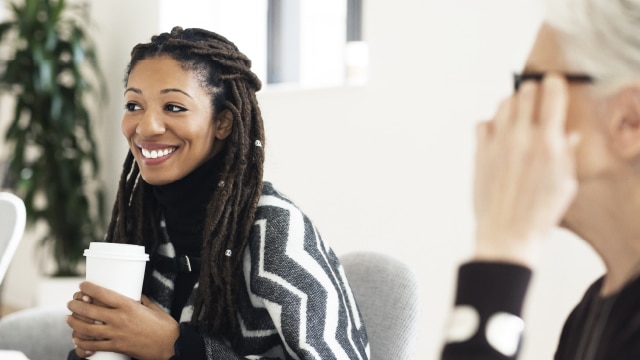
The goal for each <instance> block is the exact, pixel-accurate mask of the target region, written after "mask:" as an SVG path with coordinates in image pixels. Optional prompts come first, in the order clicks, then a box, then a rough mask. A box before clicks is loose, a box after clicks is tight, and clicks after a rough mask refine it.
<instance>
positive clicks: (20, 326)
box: [0, 306, 73, 360]
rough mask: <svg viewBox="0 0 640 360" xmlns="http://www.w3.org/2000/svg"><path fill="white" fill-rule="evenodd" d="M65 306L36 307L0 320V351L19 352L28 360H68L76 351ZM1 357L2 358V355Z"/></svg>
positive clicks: (68, 312)
mask: <svg viewBox="0 0 640 360" xmlns="http://www.w3.org/2000/svg"><path fill="white" fill-rule="evenodd" d="M70 313H71V312H70V311H69V310H67V308H66V307H63V306H48V307H33V308H27V309H24V310H19V311H16V312H13V313H11V314H9V315H7V316H4V317H3V318H2V319H0V349H2V350H17V351H20V352H22V353H23V354H25V355H26V356H27V358H28V359H29V360H52V359H54V360H55V359H66V358H67V355H68V354H69V352H70V351H71V350H73V342H72V340H71V333H72V330H71V328H70V327H69V326H68V325H67V322H66V321H65V317H66V316H67V315H69V314H70ZM0 358H2V357H1V356H0Z"/></svg>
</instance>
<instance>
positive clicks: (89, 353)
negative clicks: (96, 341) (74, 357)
mask: <svg viewBox="0 0 640 360" xmlns="http://www.w3.org/2000/svg"><path fill="white" fill-rule="evenodd" d="M84 354H85V355H87V356H91V355H93V351H89V350H86V351H85V352H84Z"/></svg>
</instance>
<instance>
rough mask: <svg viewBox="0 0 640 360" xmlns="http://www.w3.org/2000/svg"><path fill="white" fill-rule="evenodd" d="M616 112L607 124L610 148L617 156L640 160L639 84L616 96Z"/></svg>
mask: <svg viewBox="0 0 640 360" xmlns="http://www.w3.org/2000/svg"><path fill="white" fill-rule="evenodd" d="M616 97H617V99H616V110H615V111H614V113H613V116H612V118H611V121H610V122H609V135H610V137H611V141H612V147H613V149H614V151H615V152H616V153H617V154H618V156H620V157H622V158H624V159H627V160H634V159H638V158H640V84H634V85H632V86H629V87H627V88H625V89H624V90H622V91H621V92H619V93H618V95H617V96H616Z"/></svg>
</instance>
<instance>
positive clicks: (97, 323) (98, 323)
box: [93, 320, 104, 325]
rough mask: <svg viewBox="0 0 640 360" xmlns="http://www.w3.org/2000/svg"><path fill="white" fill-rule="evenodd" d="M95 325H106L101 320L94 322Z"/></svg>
mask: <svg viewBox="0 0 640 360" xmlns="http://www.w3.org/2000/svg"><path fill="white" fill-rule="evenodd" d="M93 323H94V324H96V325H104V323H103V322H102V321H100V320H93Z"/></svg>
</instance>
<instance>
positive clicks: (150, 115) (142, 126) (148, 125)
mask: <svg viewBox="0 0 640 360" xmlns="http://www.w3.org/2000/svg"><path fill="white" fill-rule="evenodd" d="M164 132H165V127H164V122H163V121H162V118H161V117H160V116H158V114H156V113H155V112H153V111H146V112H145V113H144V116H143V117H142V119H141V120H140V122H139V123H138V126H137V127H136V134H139V135H142V136H147V137H150V136H154V135H159V134H163V133H164Z"/></svg>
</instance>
